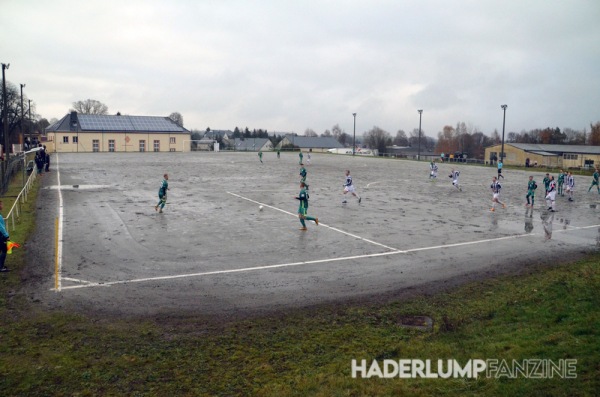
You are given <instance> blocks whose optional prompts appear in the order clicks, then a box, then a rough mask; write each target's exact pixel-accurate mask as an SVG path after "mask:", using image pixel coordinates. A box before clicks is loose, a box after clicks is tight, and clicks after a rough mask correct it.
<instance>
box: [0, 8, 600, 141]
mask: <svg viewBox="0 0 600 397" xmlns="http://www.w3.org/2000/svg"><path fill="white" fill-rule="evenodd" d="M598 21H600V1H598V0H569V1H565V0H539V1H538V0H505V1H486V0H473V1H470V0H457V1H451V0H419V1H401V0H389V1H377V0H374V1H367V0H358V1H325V0H321V1H302V0H296V1H286V0H273V1H267V0H265V1H241V0H240V1H236V0H219V1H217V0H214V1H201V0H196V1H193V0H188V1H184V0H170V1H137V0H134V1H130V0H126V1H125V0H123V1H112V0H108V1H107V0H103V1H97V0H86V1H64V0H51V1H45V0H44V1H41V0H40V1H38V0H0V27H1V35H0V62H2V63H10V69H9V70H7V71H6V73H7V74H6V78H7V80H8V81H10V82H12V83H13V84H15V85H17V86H18V84H20V83H24V84H26V87H25V91H24V92H25V95H26V96H27V97H28V98H30V99H32V100H33V101H34V103H35V105H36V110H37V113H38V114H39V115H41V116H42V117H45V118H47V119H48V120H50V119H52V118H61V117H63V116H64V115H65V114H66V113H67V112H68V111H69V109H70V107H71V106H72V102H74V101H78V100H84V99H88V98H91V99H96V100H99V101H100V102H103V103H104V104H106V105H107V106H108V109H109V113H110V114H115V113H116V112H117V111H120V112H121V113H122V114H129V115H140V116H142V115H143V116H168V115H169V114H170V113H172V112H179V113H181V114H182V115H183V119H184V126H185V127H186V128H188V129H200V130H204V129H206V128H207V127H210V128H212V129H233V128H234V127H236V126H239V127H241V128H244V127H249V128H250V129H254V128H256V129H258V128H262V129H267V130H268V131H270V132H275V131H279V132H281V131H286V132H290V131H293V132H296V133H299V134H304V131H305V130H306V129H307V128H311V129H313V130H314V131H316V132H317V133H319V134H321V133H322V132H324V131H325V130H326V129H331V128H332V126H334V125H335V124H339V125H340V127H341V128H342V129H343V130H345V131H346V132H348V133H350V134H351V133H352V131H353V117H352V113H353V112H356V113H357V116H356V132H357V134H359V133H360V134H362V132H364V131H368V130H370V129H371V128H373V126H378V127H380V128H382V129H384V130H386V131H388V132H390V133H391V134H392V135H395V134H396V132H397V131H398V130H399V129H402V130H404V131H406V133H407V134H408V133H409V132H410V131H412V130H413V129H414V128H418V126H419V114H418V112H417V109H423V116H422V117H423V119H422V129H423V131H425V132H426V134H427V135H428V136H432V137H436V136H437V133H438V132H439V131H441V130H442V128H443V127H444V126H445V125H452V126H455V125H456V123H457V122H465V123H466V124H467V125H468V126H469V127H471V128H476V129H477V130H480V131H483V132H484V133H486V134H488V135H489V134H491V133H492V131H494V129H497V130H498V131H499V132H501V131H502V109H501V108H500V105H502V104H507V105H508V109H507V111H506V132H509V131H516V132H519V131H522V130H530V129H534V128H545V127H559V128H561V129H564V128H572V129H575V130H583V129H584V128H587V130H588V131H589V125H590V123H596V122H598V121H600V23H598Z"/></svg>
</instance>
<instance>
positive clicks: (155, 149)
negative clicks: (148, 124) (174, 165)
mask: <svg viewBox="0 0 600 397" xmlns="http://www.w3.org/2000/svg"><path fill="white" fill-rule="evenodd" d="M154 151H155V152H160V141H159V140H155V141H154Z"/></svg>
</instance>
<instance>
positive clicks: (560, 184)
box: [558, 170, 565, 196]
mask: <svg viewBox="0 0 600 397" xmlns="http://www.w3.org/2000/svg"><path fill="white" fill-rule="evenodd" d="M564 184H565V172H564V171H563V170H560V172H559V173H558V194H560V195H561V196H564V195H565V193H564V191H563V185H564Z"/></svg>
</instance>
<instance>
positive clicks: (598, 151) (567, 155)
mask: <svg viewBox="0 0 600 397" xmlns="http://www.w3.org/2000/svg"><path fill="white" fill-rule="evenodd" d="M501 151H502V145H501V144H497V145H493V146H488V147H486V148H485V160H486V162H491V163H493V162H496V161H498V160H500V157H501V156H500V152H501ZM503 157H504V160H503V162H504V164H505V165H521V166H524V165H525V163H526V161H527V159H529V164H530V165H533V164H538V165H540V166H545V167H562V168H571V167H573V168H593V167H595V166H598V165H599V164H600V146H587V145H552V144H535V143H506V142H505V143H504V156H503Z"/></svg>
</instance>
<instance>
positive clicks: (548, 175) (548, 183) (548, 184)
mask: <svg viewBox="0 0 600 397" xmlns="http://www.w3.org/2000/svg"><path fill="white" fill-rule="evenodd" d="M542 182H544V187H545V188H546V193H545V194H544V197H545V196H547V195H548V188H549V187H550V174H546V176H545V177H544V179H543V180H542Z"/></svg>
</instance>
